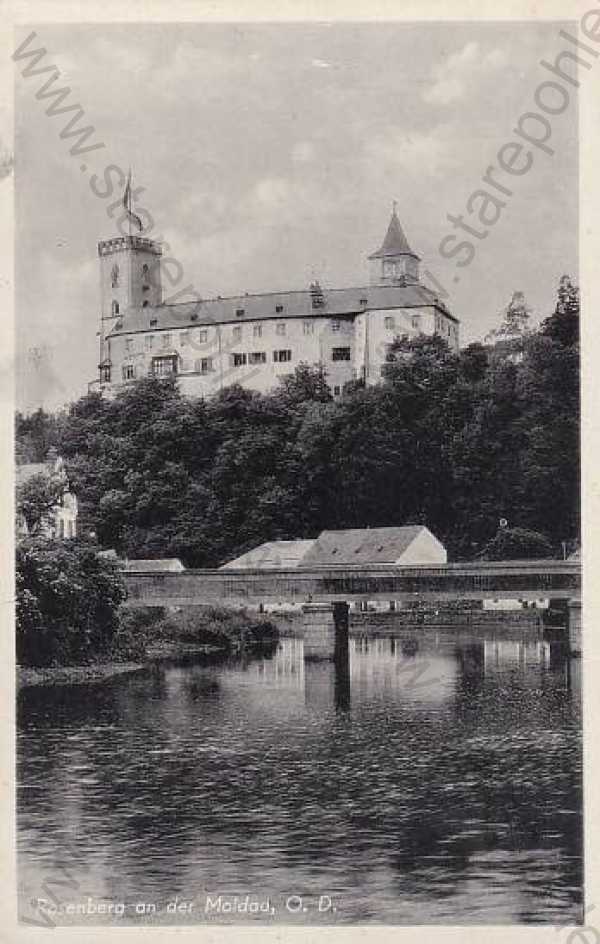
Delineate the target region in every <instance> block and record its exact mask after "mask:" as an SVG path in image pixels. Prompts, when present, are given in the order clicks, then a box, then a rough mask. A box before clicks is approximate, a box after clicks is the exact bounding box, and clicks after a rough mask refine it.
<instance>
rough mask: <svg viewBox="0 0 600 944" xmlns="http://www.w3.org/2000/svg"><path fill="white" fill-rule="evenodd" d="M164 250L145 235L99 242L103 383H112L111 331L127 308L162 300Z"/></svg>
mask: <svg viewBox="0 0 600 944" xmlns="http://www.w3.org/2000/svg"><path fill="white" fill-rule="evenodd" d="M161 255H162V249H161V247H160V245H159V244H158V243H156V242H154V241H153V240H152V239H144V238H143V237H142V236H131V235H129V236H115V237H114V238H113V239H105V240H103V241H102V242H99V243H98V256H99V257H100V332H99V334H100V363H99V368H100V383H101V384H103V383H110V382H111V379H112V377H111V363H110V351H109V349H108V347H109V345H108V342H107V341H106V336H107V334H108V333H109V332H110V331H111V330H112V329H113V328H114V327H115V325H116V323H117V321H118V320H119V319H120V318H122V317H123V315H124V313H125V312H126V311H127V309H131V308H147V307H150V308H153V307H155V306H156V305H160V304H161V303H162V285H161V274H160V257H161Z"/></svg>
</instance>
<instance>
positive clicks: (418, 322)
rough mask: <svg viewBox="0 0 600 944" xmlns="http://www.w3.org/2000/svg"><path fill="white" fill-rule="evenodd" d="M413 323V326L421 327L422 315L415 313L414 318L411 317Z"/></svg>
mask: <svg viewBox="0 0 600 944" xmlns="http://www.w3.org/2000/svg"><path fill="white" fill-rule="evenodd" d="M411 324H412V326H413V328H420V327H421V316H420V315H413V316H412V318H411Z"/></svg>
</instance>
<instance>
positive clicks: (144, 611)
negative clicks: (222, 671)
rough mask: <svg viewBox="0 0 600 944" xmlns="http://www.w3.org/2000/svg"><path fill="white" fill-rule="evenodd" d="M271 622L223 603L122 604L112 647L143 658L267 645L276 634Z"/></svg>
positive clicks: (124, 655) (122, 656)
mask: <svg viewBox="0 0 600 944" xmlns="http://www.w3.org/2000/svg"><path fill="white" fill-rule="evenodd" d="M278 635H279V634H278V630H277V627H276V626H275V624H274V623H272V622H271V621H270V620H268V619H267V618H266V617H263V616H261V615H260V614H257V613H252V612H246V611H245V610H229V609H225V608H224V607H218V606H207V607H198V606H191V607H183V608H178V609H177V610H175V611H173V610H165V609H164V608H163V607H131V608H130V607H124V608H123V609H122V611H121V614H120V620H119V631H118V633H117V635H116V636H115V640H114V650H115V652H116V653H118V656H119V658H120V659H133V660H135V661H143V660H147V659H153V658H163V657H167V658H168V657H169V656H171V655H175V656H176V657H177V658H181V657H185V656H186V655H189V654H192V653H193V652H194V649H195V647H198V646H200V647H201V646H208V647H210V648H212V649H219V650H221V651H225V652H227V653H234V652H239V651H241V650H242V649H247V648H248V647H252V646H255V645H260V646H263V647H264V646H269V645H271V644H273V643H274V642H275V641H276V640H277V638H278Z"/></svg>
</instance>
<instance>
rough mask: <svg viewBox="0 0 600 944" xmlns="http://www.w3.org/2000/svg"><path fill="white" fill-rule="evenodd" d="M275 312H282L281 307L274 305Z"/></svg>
mask: <svg viewBox="0 0 600 944" xmlns="http://www.w3.org/2000/svg"><path fill="white" fill-rule="evenodd" d="M275 311H276V312H277V313H278V314H279V313H280V312H282V311H283V305H275Z"/></svg>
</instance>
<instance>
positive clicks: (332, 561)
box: [221, 525, 448, 570]
mask: <svg viewBox="0 0 600 944" xmlns="http://www.w3.org/2000/svg"><path fill="white" fill-rule="evenodd" d="M447 560H448V555H447V554H446V549H445V547H444V545H443V544H442V543H441V542H440V541H438V539H437V538H436V537H435V536H434V535H433V534H432V533H431V531H430V530H429V528H426V527H425V526H424V525H406V526H404V527H398V528H393V527H392V528H348V529H346V530H342V531H322V532H321V534H320V535H319V536H318V537H317V538H312V539H307V540H298V539H297V540H294V541H267V542H266V543H265V544H260V545H259V546H258V547H255V548H253V549H252V550H251V551H248V552H247V553H246V554H242V555H241V557H237V558H236V559H235V560H232V561H228V563H226V564H224V565H223V567H222V568H221V569H222V570H224V569H225V570H287V569H290V568H297V567H300V568H303V567H308V568H311V567H327V566H332V565H333V566H342V567H350V566H360V565H367V566H371V565H377V564H382V565H389V564H404V565H411V564H415V565H417V564H445V563H447Z"/></svg>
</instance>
